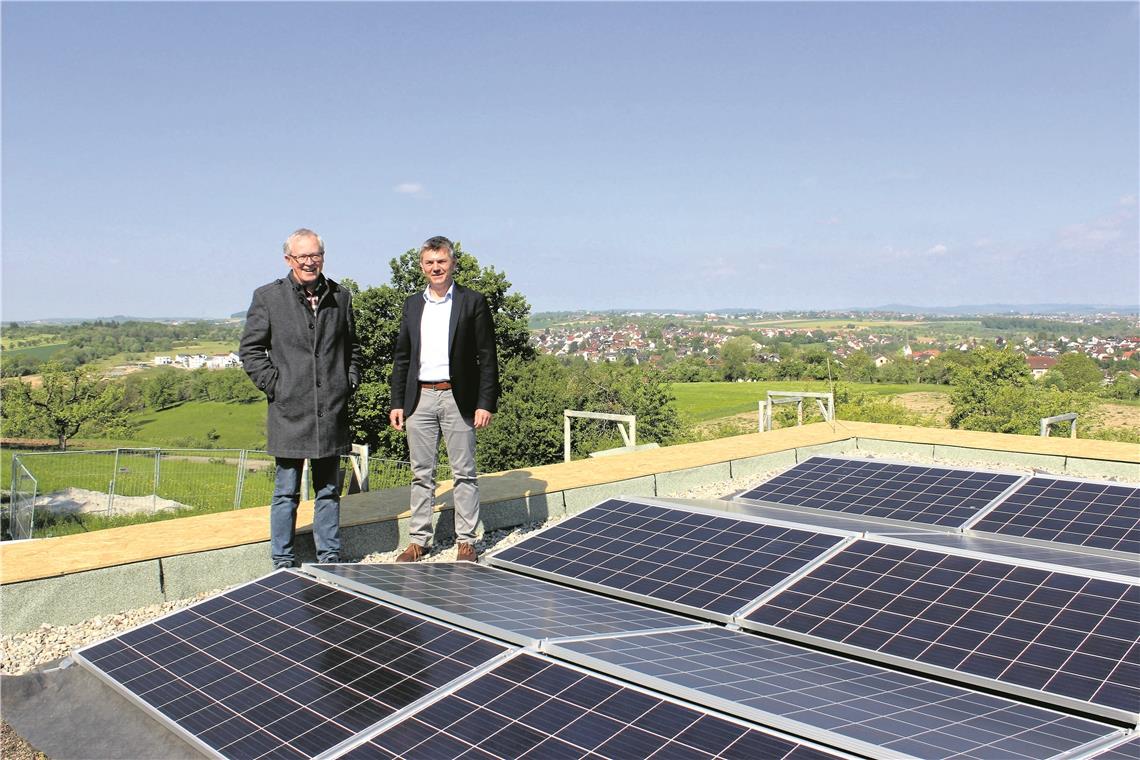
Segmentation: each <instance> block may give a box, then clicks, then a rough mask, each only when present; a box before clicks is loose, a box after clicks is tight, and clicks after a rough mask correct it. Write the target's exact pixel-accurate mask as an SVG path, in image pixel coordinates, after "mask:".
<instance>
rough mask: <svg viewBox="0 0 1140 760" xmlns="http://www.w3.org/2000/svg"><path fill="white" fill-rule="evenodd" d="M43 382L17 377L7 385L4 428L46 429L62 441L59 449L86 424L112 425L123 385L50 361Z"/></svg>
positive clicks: (24, 431)
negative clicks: (18, 379) (28, 380)
mask: <svg viewBox="0 0 1140 760" xmlns="http://www.w3.org/2000/svg"><path fill="white" fill-rule="evenodd" d="M41 377H42V383H41V384H40V385H38V386H34V387H33V386H32V385H31V384H30V383H25V382H23V381H16V382H11V383H8V384H6V385H5V386H4V399H3V401H4V403H3V418H4V423H5V424H4V427H5V432H6V433H7V434H11V435H27V434H33V435H34V434H37V433H40V434H42V433H47V434H50V435H51V436H53V437H54V438H56V440H57V441H58V442H59V448H60V451H65V450H67V441H68V439H70V438H72V437H73V436H74V435H75V434H76V433H78V432H79V428H80V427H82V426H83V425H84V424H94V425H109V424H113V423H115V422H116V421H117V419H118V417H119V404H120V402H121V401H122V400H123V386H122V385H120V384H118V383H110V382H107V381H106V380H102V379H100V378H98V377H96V376H95V375H92V374H89V373H87V372H84V371H82V370H67V369H64V368H62V367H60V366H59V365H54V364H48V365H45V366H44V370H43V372H42V373H41Z"/></svg>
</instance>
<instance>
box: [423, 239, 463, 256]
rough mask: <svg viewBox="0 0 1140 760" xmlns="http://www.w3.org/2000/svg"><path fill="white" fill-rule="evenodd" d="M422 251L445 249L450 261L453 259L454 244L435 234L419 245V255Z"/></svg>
mask: <svg viewBox="0 0 1140 760" xmlns="http://www.w3.org/2000/svg"><path fill="white" fill-rule="evenodd" d="M424 251H447V255H448V256H450V257H451V260H452V261H455V246H454V245H452V244H451V241H450V240H448V239H447V238H445V237H444V236H443V235H436V236H435V237H430V238H428V239H427V240H425V241H424V244H423V245H421V246H420V256H423V255H424Z"/></svg>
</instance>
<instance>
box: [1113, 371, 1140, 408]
mask: <svg viewBox="0 0 1140 760" xmlns="http://www.w3.org/2000/svg"><path fill="white" fill-rule="evenodd" d="M1104 395H1105V396H1106V397H1107V398H1117V399H1122V400H1125V401H1133V400H1135V399H1138V398H1140V378H1136V377H1132V376H1131V375H1129V374H1128V373H1127V372H1117V373H1116V377H1114V378H1113V379H1112V384H1110V385H1109V386H1108V387H1107V388H1105V389H1104Z"/></svg>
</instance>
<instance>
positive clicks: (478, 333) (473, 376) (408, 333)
mask: <svg viewBox="0 0 1140 760" xmlns="http://www.w3.org/2000/svg"><path fill="white" fill-rule="evenodd" d="M452 299H453V300H452V303H451V323H450V327H449V329H448V335H447V358H448V364H449V365H450V367H451V378H450V380H451V392H452V395H453V396H454V397H455V404H456V406H458V407H459V411H460V412H461V413H462V414H463V416H464V417H474V416H475V410H476V409H486V410H487V411H488V412H494V411H497V410H498V404H499V362H498V357H497V356H496V354H495V322H494V320H493V319H492V318H491V309H490V307H489V306H487V299H486V298H485V297H484V296H483V294H482V293H480V292H479V291H477V290H471V289H470V288H465V287H463V286H462V285H459V284H456V285H455V293H454V294H453V295H452ZM423 314H424V293H423V291H422V290H421V291H419V292H416V293H413V294H412V295H410V296H408V299H407V300H406V301H404V314H403V317H402V318H401V319H400V334H399V335H398V336H396V350H395V352H394V359H395V364H394V365H393V367H392V381H391V386H392V408H393V409H403V410H404V416H405V417H408V416H410V415H411V414H412V412H414V411H415V409H416V404H417V403H419V400H420V385H419V371H420V320H421V319H422V318H423ZM432 379H437V378H432Z"/></svg>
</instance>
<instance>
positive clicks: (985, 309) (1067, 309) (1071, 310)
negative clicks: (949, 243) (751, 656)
mask: <svg viewBox="0 0 1140 760" xmlns="http://www.w3.org/2000/svg"><path fill="white" fill-rule="evenodd" d="M638 311H641V312H667V313H673V314H708V313H716V314H747V313H756V312H762V313H767V314H775V313H815V314H823V313H836V312H853V313H865V312H894V313H897V314H927V315H931V316H952V315H963V316H965V315H973V316H976V315H995V316H996V315H1001V316H1009V315H1019V314H1020V315H1030V314H1073V315H1088V314H1119V315H1122V316H1140V305H1132V306H1122V305H1119V304H1115V305H1114V304H1073V303H1069V304H1065V303H1038V304H1006V303H989V304H964V305H961V306H915V305H913V304H901V303H892V304H884V305H882V306H846V307H836V308H830V309H800V308H791V309H771V308H768V309H761V308H740V307H734V308H729V309H671V308H668V307H662V306H658V307H625V308H614V309H553V310H550V311H536V312H534V313H533V314H532V316H539V315H541V314H571V313H580V314H587V313H588V314H625V313H629V312H638ZM231 319H245V309H242V310H241V311H235V312H233V313H231V314H229V315H228V316H224V317H137V316H127V315H123V314H116V315H115V316H110V317H107V316H103V317H52V318H48V319H7V320H4V322H3V323H4V324H11V323H13V322H18V323H21V324H53V325H70V324H79V323H81V322H165V323H170V322H225V321H227V320H231Z"/></svg>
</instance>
